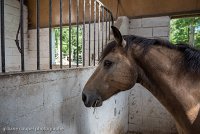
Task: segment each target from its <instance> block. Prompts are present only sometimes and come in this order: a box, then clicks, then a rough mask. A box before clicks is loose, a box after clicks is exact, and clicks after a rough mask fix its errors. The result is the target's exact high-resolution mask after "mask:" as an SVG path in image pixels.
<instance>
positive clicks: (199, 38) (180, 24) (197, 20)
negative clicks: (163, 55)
mask: <svg viewBox="0 0 200 134" xmlns="http://www.w3.org/2000/svg"><path fill="white" fill-rule="evenodd" d="M191 37H192V38H193V39H194V41H192V42H193V44H194V46H195V47H199V48H200V17H189V18H178V19H172V20H171V24H170V41H171V42H172V43H174V44H178V43H185V44H189V43H190V44H191Z"/></svg>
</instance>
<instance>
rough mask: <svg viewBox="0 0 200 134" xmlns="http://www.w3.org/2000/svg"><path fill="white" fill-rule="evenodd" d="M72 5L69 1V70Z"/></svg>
mask: <svg viewBox="0 0 200 134" xmlns="http://www.w3.org/2000/svg"><path fill="white" fill-rule="evenodd" d="M71 5H72V1H71V0H69V68H71V30H72V24H71Z"/></svg>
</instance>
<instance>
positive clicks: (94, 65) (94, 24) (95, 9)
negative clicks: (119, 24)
mask: <svg viewBox="0 0 200 134" xmlns="http://www.w3.org/2000/svg"><path fill="white" fill-rule="evenodd" d="M95 36H96V0H94V56H93V58H94V66H95V57H96V53H95V50H96V49H95V45H96V43H95V42H96V37H95Z"/></svg>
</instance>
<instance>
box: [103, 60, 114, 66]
mask: <svg viewBox="0 0 200 134" xmlns="http://www.w3.org/2000/svg"><path fill="white" fill-rule="evenodd" d="M112 64H113V62H112V61H109V60H105V61H104V67H110V66H111V65H112Z"/></svg>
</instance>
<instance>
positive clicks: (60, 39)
mask: <svg viewBox="0 0 200 134" xmlns="http://www.w3.org/2000/svg"><path fill="white" fill-rule="evenodd" d="M60 68H62V0H60Z"/></svg>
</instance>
